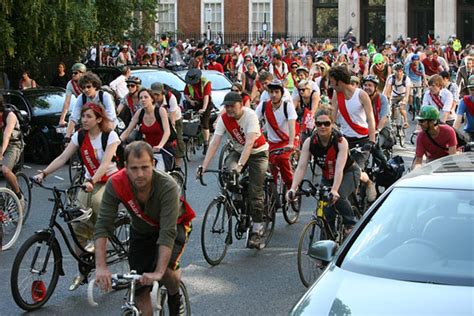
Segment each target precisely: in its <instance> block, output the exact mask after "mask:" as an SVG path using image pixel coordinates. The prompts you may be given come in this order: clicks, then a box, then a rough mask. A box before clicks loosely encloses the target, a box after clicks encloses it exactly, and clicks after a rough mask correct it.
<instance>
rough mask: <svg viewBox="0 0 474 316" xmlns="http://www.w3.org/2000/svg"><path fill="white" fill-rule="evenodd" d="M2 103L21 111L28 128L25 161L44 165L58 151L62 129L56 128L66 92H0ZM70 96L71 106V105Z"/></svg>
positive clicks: (45, 88) (50, 88)
mask: <svg viewBox="0 0 474 316" xmlns="http://www.w3.org/2000/svg"><path fill="white" fill-rule="evenodd" d="M0 94H2V95H3V96H4V98H5V102H6V103H9V104H13V105H14V106H15V107H17V109H19V110H20V111H23V112H22V113H23V114H25V115H26V116H27V119H28V121H29V123H30V125H31V130H30V132H29V134H28V135H27V136H26V137H25V143H26V146H25V158H26V159H27V160H30V161H33V162H36V163H42V164H46V163H49V162H51V161H52V160H53V159H54V158H55V157H56V156H57V155H59V154H60V153H61V152H62V148H63V147H62V144H63V139H64V135H66V127H59V126H58V122H59V117H60V115H61V112H62V109H63V104H64V99H65V98H66V90H65V89H63V88H58V87H43V88H36V89H27V90H23V91H19V90H0ZM75 102H76V99H75V97H74V96H72V98H71V104H75Z"/></svg>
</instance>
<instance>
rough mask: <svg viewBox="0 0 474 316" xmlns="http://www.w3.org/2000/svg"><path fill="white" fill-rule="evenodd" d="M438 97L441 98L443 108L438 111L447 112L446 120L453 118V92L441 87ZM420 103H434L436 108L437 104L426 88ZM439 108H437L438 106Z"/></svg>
mask: <svg viewBox="0 0 474 316" xmlns="http://www.w3.org/2000/svg"><path fill="white" fill-rule="evenodd" d="M439 97H440V98H441V102H443V108H442V109H441V110H440V112H448V113H449V115H448V119H447V120H448V121H450V120H455V119H456V115H455V113H454V108H453V94H452V93H451V92H450V91H449V90H448V89H446V88H444V89H441V91H440V92H439ZM422 105H434V106H436V108H438V106H437V105H436V103H435V102H434V101H433V99H432V98H431V95H430V90H427V91H426V92H425V95H424V96H423V103H422ZM438 109H439V108H438Z"/></svg>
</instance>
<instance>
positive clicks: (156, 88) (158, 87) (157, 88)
mask: <svg viewBox="0 0 474 316" xmlns="http://www.w3.org/2000/svg"><path fill="white" fill-rule="evenodd" d="M150 89H151V92H153V93H156V94H161V93H162V92H163V90H164V86H163V84H162V83H161V82H153V83H152V84H151V87H150Z"/></svg>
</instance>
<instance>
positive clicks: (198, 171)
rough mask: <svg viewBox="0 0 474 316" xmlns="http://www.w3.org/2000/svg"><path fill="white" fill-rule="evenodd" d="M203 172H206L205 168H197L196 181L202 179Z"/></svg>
mask: <svg viewBox="0 0 474 316" xmlns="http://www.w3.org/2000/svg"><path fill="white" fill-rule="evenodd" d="M204 172H206V168H204V167H203V166H199V167H198V168H197V170H196V180H200V179H202V176H203V174H204Z"/></svg>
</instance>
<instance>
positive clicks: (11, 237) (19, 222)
mask: <svg viewBox="0 0 474 316" xmlns="http://www.w3.org/2000/svg"><path fill="white" fill-rule="evenodd" d="M23 219H24V215H23V209H22V208H21V206H20V200H19V199H18V197H17V196H16V194H15V193H14V192H13V191H12V190H10V189H8V188H0V224H1V225H0V250H1V251H4V250H7V249H9V248H11V247H12V246H13V244H14V243H15V242H16V241H17V239H18V236H20V232H21V228H22V226H23Z"/></svg>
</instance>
